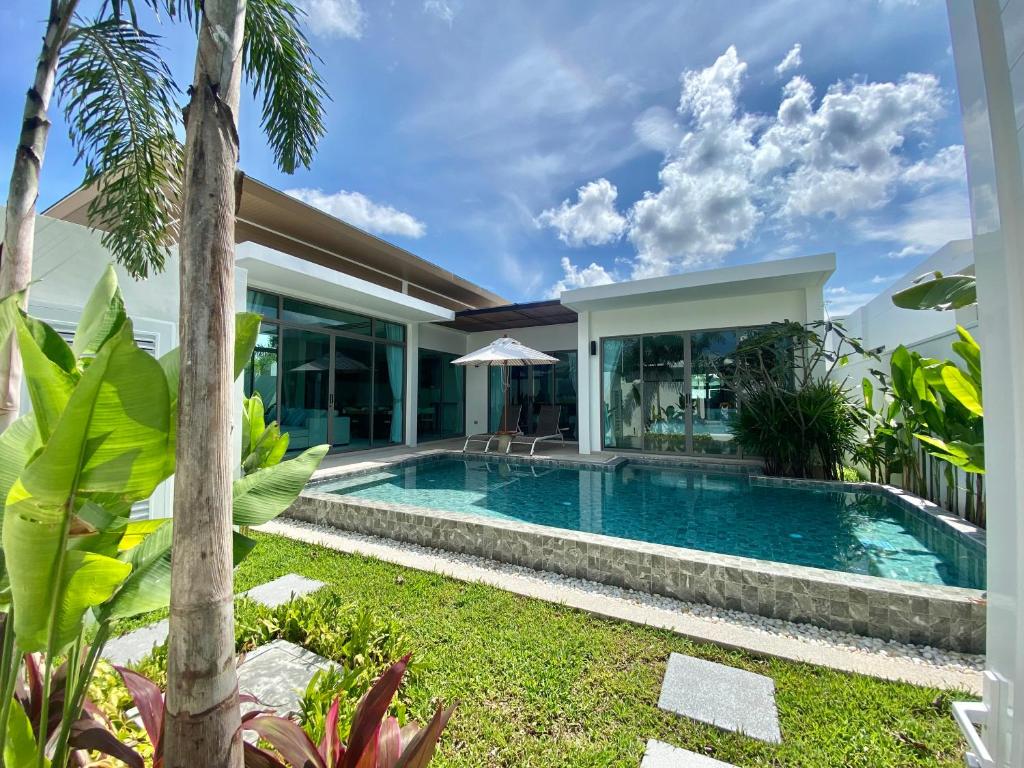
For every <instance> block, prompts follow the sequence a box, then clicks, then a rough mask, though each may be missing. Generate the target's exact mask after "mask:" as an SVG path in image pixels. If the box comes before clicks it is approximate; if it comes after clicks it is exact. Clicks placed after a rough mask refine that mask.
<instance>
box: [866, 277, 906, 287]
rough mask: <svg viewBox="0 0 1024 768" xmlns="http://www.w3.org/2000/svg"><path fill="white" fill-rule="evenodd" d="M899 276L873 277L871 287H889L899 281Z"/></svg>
mask: <svg viewBox="0 0 1024 768" xmlns="http://www.w3.org/2000/svg"><path fill="white" fill-rule="evenodd" d="M900 277H901V275H875V276H874V277H872V278H871V284H872V285H889V283H894V282H896V281H897V280H899V279H900Z"/></svg>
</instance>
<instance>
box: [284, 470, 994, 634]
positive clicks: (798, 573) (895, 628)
mask: <svg viewBox="0 0 1024 768" xmlns="http://www.w3.org/2000/svg"><path fill="white" fill-rule="evenodd" d="M449 455H450V454H448V453H446V452H438V453H437V454H432V455H428V456H423V457H416V458H414V459H412V460H407V461H403V462H401V463H400V465H408V464H410V463H419V462H421V461H434V460H438V459H440V458H444V457H446V456H449ZM627 460H628V461H634V459H632V458H630V459H621V460H620V459H615V460H612V461H611V462H608V463H603V464H587V465H582V464H580V463H578V462H571V461H563V460H552V459H534V460H532V461H531V462H521V461H517V463H530V464H539V465H543V466H550V465H558V466H563V465H564V466H568V467H571V468H573V469H586V470H592V471H613V470H614V469H615V468H616V467H617V466H619V464H621V463H622V462H623V461H627ZM645 463H646V462H645ZM677 464H678V462H677ZM397 466H398V465H392V466H391V467H388V468H381V467H376V468H373V469H360V470H356V471H355V472H344V473H339V474H333V476H332V477H331V478H330V479H331V480H336V479H338V478H339V477H340V476H342V475H344V476H345V477H349V476H358V475H364V474H372V473H375V472H380V471H385V470H386V469H395V468H397ZM701 466H702V467H704V468H707V469H709V471H715V470H711V469H710V468H709V467H707V465H701ZM324 479H327V478H324ZM751 480H752V481H753V482H765V483H766V484H774V483H776V482H778V483H779V484H792V483H794V482H801V481H777V480H776V479H775V478H767V479H765V478H751ZM808 482H816V481H808ZM836 485H837V486H842V488H840V487H837V488H836V490H849V491H857V490H860V491H866V492H879V493H887V494H894V495H893V498H894V499H895V498H897V497H898V496H899V494H898V493H896V492H895V489H882V487H881V486H871V484H867V483H864V484H861V483H853V484H850V483H841V484H836ZM848 486H849V487H848ZM917 502H920V500H915V501H914V502H911V501H909V500H907V501H906V503H915V504H916V503H917ZM898 503H901V504H903V503H904V502H903V501H898ZM915 510H916V512H919V513H920V514H922V515H924V514H933V513H934V511H933V510H931V509H927V508H922V507H920V506H919V505H917V506H916V507H915ZM287 514H289V515H290V516H291V517H294V518H296V519H300V520H305V521H308V522H312V523H316V524H319V525H331V526H335V527H337V528H341V529H344V530H349V531H355V532H358V533H363V534H370V535H374V536H382V537H386V538H391V539H397V540H400V541H407V542H411V543H414V544H419V545H421V546H426V547H434V548H438V549H445V550H449V551H453V552H460V553H463V554H469V555H476V556H479V557H486V558H490V559H493V560H499V561H502V562H507V563H512V564H514V565H521V566H524V567H527V568H533V569H536V570H544V571H551V572H555V573H560V574H563V575H565V576H571V577H575V578H581V579H588V580H591V581H597V582H602V583H605V584H611V585H614V586H618V587H625V588H627V589H635V590H638V591H642V592H649V593H654V594H661V595H666V596H668V597H673V598H676V599H679V600H684V601H688V602H696V603H704V604H708V605H713V606H716V607H720V608H726V609H732V610H738V611H744V612H747V613H753V614H758V615H761V616H767V617H770V618H778V619H784V620H788V621H795V622H801V623H807V624H815V625H817V626H821V627H826V628H828V629H834V630H840V631H845V632H853V633H856V634H859V635H866V636H869V637H878V638H882V639H885V640H890V639H891V640H897V641H899V642H909V643H916V644H920V645H931V646H934V647H937V648H946V649H950V650H957V651H963V652H968V653H980V652H983V651H984V644H985V602H984V593H983V592H981V591H979V590H971V589H961V588H957V587H945V586H933V585H927V584H915V583H910V582H902V581H896V580H893V579H882V578H877V577H873V576H861V575H857V574H849V573H840V572H836V571H828V570H823V569H818V568H808V567H804V566H797V565H789V564H785V563H776V562H771V561H764V560H755V559H752V558H746V557H735V556H731V555H720V554H716V553H711V552H703V551H699V550H692V549H683V548H679V547H671V546H665V545H660V544H650V543H646V542H640V541H629V540H625V539H618V538H614V537H610V536H602V535H599V534H593V533H585V532H579V531H569V530H563V529H557V528H549V527H546V526H540V525H533V524H529V523H519V522H515V521H505V520H493V519H487V518H482V517H477V516H474V515H467V514H461V513H456V512H443V511H438V510H433V509H423V508H419V507H413V506H409V505H402V504H387V503H383V502H373V503H370V502H363V501H359V500H356V499H349V498H346V497H343V496H338V495H335V494H331V493H326V492H322V491H318V490H317V487H316V485H313V486H311V487H310V488H308V489H307V490H306V491H305V492H303V494H302V495H301V496H300V497H299V498H298V499H297V500H296V502H295V504H294V505H293V506H292V508H291V509H290V510H289V512H288V513H287ZM933 527H935V528H936V530H937V531H938V533H936V534H935V535H960V533H961V532H959V531H956V529H955V528H952V527H951V528H950V531H953V533H949V532H947V531H944V530H942V529H940V528H938V527H937V526H933ZM962 535H963V536H964V537H965V539H970V540H971V541H973V542H974V543H973V544H967V545H965V546H981V547H983V546H984V545H983V543H981V541H982V540H983V534H979V533H977V532H970V531H965V532H962Z"/></svg>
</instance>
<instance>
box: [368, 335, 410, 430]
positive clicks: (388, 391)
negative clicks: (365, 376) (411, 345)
mask: <svg viewBox="0 0 1024 768" xmlns="http://www.w3.org/2000/svg"><path fill="white" fill-rule="evenodd" d="M376 347H377V354H376V356H375V358H374V371H373V443H374V445H388V444H390V445H397V444H399V443H402V442H404V441H405V408H404V407H403V405H404V401H403V393H404V389H403V387H404V382H405V348H404V347H400V346H397V345H395V344H377V345H376Z"/></svg>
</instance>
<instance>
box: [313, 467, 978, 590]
mask: <svg viewBox="0 0 1024 768" xmlns="http://www.w3.org/2000/svg"><path fill="white" fill-rule="evenodd" d="M317 490H320V491H326V492H331V493H336V494H340V495H344V496H349V497H353V498H358V499H365V500H367V501H384V502H392V503H399V504H409V505H413V506H417V507H426V508H428V509H437V510H446V511H451V512H465V513H469V514H473V515H480V516H483V517H488V518H499V519H504V520H518V521H521V522H526V523H535V524H538V525H548V526H553V527H555V528H566V529H569V530H574V531H588V532H591V533H600V534H604V535H606V536H616V537H618V538H622V539H635V540H639V541H648V542H653V543H656V544H669V545H672V546H677V547H687V548H689V549H699V550H704V551H708V552H718V553H721V554H727V555H741V556H744V557H753V558H757V559H759V560H774V561H777V562H782V563H792V564H795V565H808V566H813V567H816V568H827V569H829V570H833V571H844V572H847V573H859V574H868V575H873V576H883V577H887V578H893V579H902V580H904V581H914V582H921V583H924V584H946V585H951V586H958V587H971V588H983V587H984V571H985V569H984V556H983V555H982V554H980V553H979V552H976V551H975V550H972V549H969V548H967V547H965V546H964V545H962V544H960V543H959V542H957V541H956V540H955V539H953V538H952V537H951V536H948V535H946V534H944V533H943V534H941V535H940V534H939V532H938V531H937V530H935V529H934V528H932V524H931V523H929V522H927V521H925V520H922V519H920V518H918V517H917V516H915V515H912V514H910V513H908V512H905V511H904V510H902V509H901V508H899V507H897V506H896V505H894V504H891V503H889V502H888V501H887V500H885V499H884V498H882V497H880V496H877V495H874V494H865V493H837V492H826V491H817V490H805V489H793V488H779V487H764V486H759V485H752V484H750V483H749V482H748V480H747V478H746V477H745V476H743V475H731V474H714V473H708V472H701V471H695V470H686V469H675V468H662V467H652V466H644V465H639V464H626V465H625V466H622V467H620V468H618V469H617V470H616V471H614V472H601V471H594V470H586V469H582V470H576V469H560V468H559V469H554V468H548V467H540V466H532V465H528V464H523V463H515V462H507V461H480V460H478V459H473V460H462V459H443V460H440V461H431V462H426V463H423V464H416V465H412V466H408V467H402V468H399V469H396V470H394V471H390V472H381V473H377V474H373V475H363V476H360V477H354V478H350V479H348V480H341V481H335V482H332V483H328V484H325V485H321V486H318V488H317ZM926 542H930V544H929V543H926Z"/></svg>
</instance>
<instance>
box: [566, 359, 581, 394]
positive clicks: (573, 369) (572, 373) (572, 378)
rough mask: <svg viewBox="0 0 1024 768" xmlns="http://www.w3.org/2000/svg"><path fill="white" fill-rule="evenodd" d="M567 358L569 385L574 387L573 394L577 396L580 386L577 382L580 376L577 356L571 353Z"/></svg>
mask: <svg viewBox="0 0 1024 768" xmlns="http://www.w3.org/2000/svg"><path fill="white" fill-rule="evenodd" d="M566 357H567V358H568V361H569V384H570V385H571V386H572V391H573V394H576V393H577V392H579V386H578V384H577V382H576V377H577V376H578V375H579V373H578V370H577V368H578V366H577V364H576V357H577V355H576V353H575V352H569V353H568V354H567V355H566Z"/></svg>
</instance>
